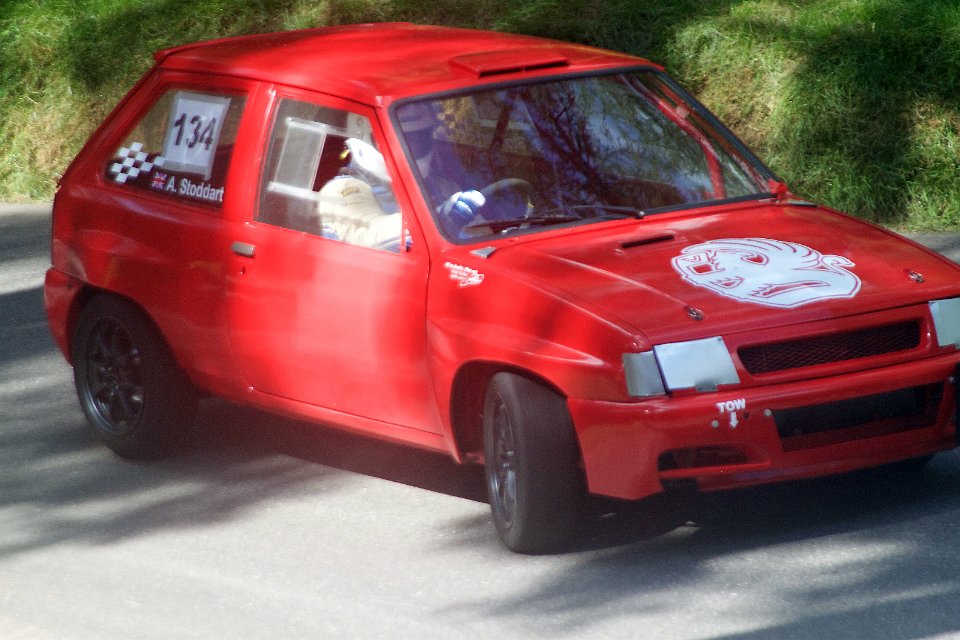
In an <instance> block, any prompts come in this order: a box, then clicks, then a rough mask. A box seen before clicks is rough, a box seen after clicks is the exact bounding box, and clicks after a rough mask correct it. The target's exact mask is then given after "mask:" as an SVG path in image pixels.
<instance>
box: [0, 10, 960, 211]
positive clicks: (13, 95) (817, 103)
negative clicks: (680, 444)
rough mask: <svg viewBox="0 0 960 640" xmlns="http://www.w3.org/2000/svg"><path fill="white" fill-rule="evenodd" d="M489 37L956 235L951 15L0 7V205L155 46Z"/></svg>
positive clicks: (958, 15) (796, 183)
mask: <svg viewBox="0 0 960 640" xmlns="http://www.w3.org/2000/svg"><path fill="white" fill-rule="evenodd" d="M381 20H411V21H414V22H433V23H441V24H451V25H458V26H471V27H480V28H493V29H499V30H505V31H515V32H521V33H530V34H535V35H543V36H548V37H555V38H561V39H565V40H573V41H577V42H583V43H589V44H595V45H599V46H603V47H608V48H613V49H619V50H623V51H628V52H631V53H635V54H640V55H645V56H647V57H649V58H651V59H654V60H657V61H659V62H661V63H663V64H665V65H666V66H667V68H668V70H669V71H670V72H671V73H673V74H674V75H675V76H676V77H678V78H679V79H680V80H681V82H682V83H684V84H685V85H686V86H688V87H689V88H691V89H692V90H693V91H694V92H695V93H697V94H698V95H699V96H700V97H701V98H702V99H703V101H704V102H705V103H707V105H708V106H709V107H710V108H712V109H713V110H714V111H716V112H717V113H718V115H720V116H721V118H722V119H723V120H724V121H726V122H727V123H728V124H730V125H731V126H732V128H733V129H734V130H735V131H736V132H737V133H738V134H739V135H741V136H742V137H743V138H744V139H745V140H746V141H747V142H748V144H750V145H751V146H752V147H753V148H754V149H756V150H757V151H758V153H759V155H761V157H764V158H765V159H766V160H767V162H768V163H769V164H770V165H771V166H772V167H773V169H774V170H775V171H776V172H777V173H779V174H780V175H781V176H782V177H783V178H784V179H785V180H786V181H787V182H788V183H789V184H790V186H791V188H792V189H793V191H795V192H796V193H798V194H800V195H802V196H804V197H807V198H811V199H815V200H817V201H820V202H823V203H825V204H829V205H831V206H834V207H837V208H840V209H843V210H846V211H849V212H851V213H853V214H855V215H858V216H861V217H864V218H867V219H871V220H874V221H878V222H882V223H885V224H892V225H898V226H903V227H909V228H915V229H921V228H922V229H956V228H958V227H960V156H958V150H960V1H957V0H952V1H948V0H830V1H827V0H807V1H803V0H793V1H785V0H747V1H734V0H676V1H673V2H667V1H665V2H659V3H657V2H643V3H639V2H636V1H635V0H527V1H526V2H523V3H522V4H521V3H517V2H506V1H505V0H494V1H492V2H491V1H484V0H447V1H441V0H424V1H417V0H339V1H336V0H327V1H315V0H207V1H205V2H193V1H190V0H35V1H33V2H26V1H23V2H19V1H11V0H0V199H6V200H28V199H47V198H50V197H51V196H52V193H53V190H54V188H55V180H56V177H57V175H58V174H59V173H61V172H62V171H63V170H64V168H65V167H66V164H67V163H68V162H69V160H70V159H71V158H72V156H73V155H74V154H75V153H76V151H77V150H78V149H79V146H80V145H81V144H82V143H83V140H84V139H85V138H86V136H87V135H89V133H90V131H91V130H92V128H93V127H94V126H95V125H96V123H97V122H99V121H100V120H101V119H102V118H103V117H104V116H105V115H106V113H107V112H109V110H110V108H112V106H113V104H115V103H116V101H117V100H118V99H119V98H120V97H121V96H122V95H123V93H124V92H125V91H126V89H127V88H128V87H129V86H130V85H131V84H132V83H133V82H134V81H135V80H136V79H137V77H139V76H140V75H141V74H142V73H143V72H144V71H145V70H146V69H147V68H148V67H149V65H150V63H151V62H152V58H151V57H150V56H151V53H152V52H153V51H154V50H156V49H158V48H162V47H166V46H170V45H174V44H180V43H183V42H189V41H193V40H199V39H205V38H212V37H219V36H223V35H232V34H241V33H250V32H258V31H272V30H281V29H295V28H303V27H311V26H320V25H325V24H342V23H348V22H360V21H381Z"/></svg>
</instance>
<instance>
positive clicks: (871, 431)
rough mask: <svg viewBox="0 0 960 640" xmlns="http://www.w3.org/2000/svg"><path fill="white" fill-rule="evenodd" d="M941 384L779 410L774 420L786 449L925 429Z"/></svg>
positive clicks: (933, 413)
mask: <svg viewBox="0 0 960 640" xmlns="http://www.w3.org/2000/svg"><path fill="white" fill-rule="evenodd" d="M942 397H943V385H942V384H932V385H924V386H920V387H910V388H907V389H898V390H896V391H890V392H887V393H877V394H873V395H869V396H863V397H860V398H851V399H849V400H840V401H838V402H827V403H824V404H816V405H810V406H806V407H797V408H795V409H780V410H775V411H774V412H773V419H774V422H775V423H776V425H777V432H778V433H779V434H780V438H781V443H782V444H783V448H784V450H785V451H791V450H796V449H805V448H811V447H816V446H824V445H828V444H835V443H837V442H846V441H850V440H858V439H862V438H870V437H875V436H879V435H886V434H889V433H898V432H901V431H910V430H912V429H924V428H927V427H929V426H931V425H933V424H934V423H935V422H936V418H937V411H938V410H939V407H940V401H941V399H942Z"/></svg>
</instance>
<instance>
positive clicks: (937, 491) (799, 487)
mask: <svg viewBox="0 0 960 640" xmlns="http://www.w3.org/2000/svg"><path fill="white" fill-rule="evenodd" d="M198 425H200V426H201V428H200V430H199V431H198V433H197V437H196V440H195V444H194V448H193V451H192V453H189V454H188V456H200V457H209V456H211V455H217V456H224V455H227V456H231V455H236V456H239V457H247V456H251V455H253V456H269V455H274V454H281V455H285V456H290V457H293V458H297V459H300V460H303V461H305V462H308V463H311V464H315V465H321V466H322V467H324V468H330V469H336V470H338V471H342V472H348V473H354V474H362V475H365V476H370V477H376V478H380V479H383V480H387V481H390V482H396V483H400V484H404V485H407V486H411V487H417V488H420V489H425V490H428V491H433V492H436V493H441V494H445V495H449V496H453V497H457V498H462V499H466V500H471V501H475V502H479V503H485V502H486V501H487V496H486V488H485V484H484V479H483V470H482V467H480V466H478V465H469V464H467V465H459V464H457V463H455V462H454V461H453V460H452V459H450V458H448V457H447V456H445V455H443V454H438V453H434V452H429V451H422V450H418V449H414V448H411V447H408V446H403V445H397V444H393V443H389V442H382V441H378V440H372V439H370V438H367V437H363V436H359V435H354V434H351V433H348V432H344V431H341V430H339V429H335V428H332V427H322V426H317V425H313V424H307V423H303V422H298V421H296V420H290V419H285V418H281V417H277V416H273V415H269V414H265V413H261V412H258V411H255V410H251V409H248V408H245V407H241V406H237V405H233V404H231V403H227V402H223V401H219V400H214V401H207V402H206V403H205V404H204V406H203V408H202V409H201V412H200V415H199V418H198ZM584 506H585V508H584V510H583V517H582V519H581V523H580V531H579V535H578V536H577V537H576V539H575V541H574V543H573V544H572V545H571V547H570V548H569V549H567V550H565V552H567V553H582V552H594V551H600V550H604V549H607V550H609V549H615V548H619V547H631V546H636V545H640V546H643V545H644V544H646V543H650V542H651V541H654V540H657V539H660V538H663V537H664V536H667V535H668V534H670V533H671V532H677V531H682V532H684V533H683V535H682V536H681V537H683V538H684V539H685V540H686V541H685V542H684V545H686V544H690V541H691V540H693V539H696V540H699V541H700V542H699V544H702V545H705V546H706V547H710V548H716V547H723V546H725V545H728V544H731V545H733V546H734V547H738V546H741V545H746V546H747V547H749V546H750V544H751V541H753V542H754V543H757V544H764V543H763V542H762V541H763V540H766V539H769V538H771V537H772V538H774V539H775V540H776V541H777V542H778V543H782V542H785V541H789V540H803V539H805V538H808V537H810V536H814V537H816V536H823V535H829V534H832V533H845V532H851V531H857V530H859V529H861V528H864V527H870V526H879V525H883V524H890V523H892V522H905V521H909V520H910V519H913V518H919V517H926V516H928V515H931V514H933V513H938V512H940V511H943V510H950V511H953V510H956V511H957V512H958V513H960V453H958V452H949V453H943V454H940V455H939V456H937V457H935V458H934V460H933V462H932V463H931V464H930V465H929V468H925V469H924V468H916V467H912V466H909V465H890V466H887V467H882V468H878V469H868V470H864V471H860V472H854V473H848V474H844V475H841V476H834V477H827V478H819V479H813V480H805V481H795V482H789V483H782V484H774V485H766V486H758V487H752V488H747V489H741V490H734V491H725V492H719V493H712V494H701V493H698V492H696V491H689V490H681V491H671V492H667V493H662V494H659V495H656V496H653V497H651V498H648V499H646V500H642V501H638V502H628V501H619V500H613V499H606V498H599V497H591V498H589V499H588V500H587V501H586V503H585V505H584ZM475 520H476V522H472V523H464V524H466V525H468V526H465V527H463V530H464V531H466V532H469V531H470V530H471V529H475V530H474V531H473V532H472V533H468V534H465V537H464V539H463V542H464V543H465V544H471V543H472V542H475V541H477V540H479V539H484V538H486V539H493V538H494V533H493V527H492V524H491V522H490V520H489V519H488V518H476V519H475ZM658 544H660V543H658ZM665 544H669V542H665Z"/></svg>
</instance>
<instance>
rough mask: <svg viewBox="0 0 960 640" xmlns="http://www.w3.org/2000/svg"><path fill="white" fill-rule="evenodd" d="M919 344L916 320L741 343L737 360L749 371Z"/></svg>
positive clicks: (793, 366)
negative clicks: (826, 333) (758, 342)
mask: <svg viewBox="0 0 960 640" xmlns="http://www.w3.org/2000/svg"><path fill="white" fill-rule="evenodd" d="M919 344H920V327H919V326H918V323H917V322H916V321H910V322H900V323H897V324H889V325H884V326H881V327H871V328H869V329H857V330H856V331H844V332H842V333H832V334H829V335H825V336H816V337H813V338H802V339H800V340H790V341H787V342H777V343H773V344H762V345H755V346H749V347H741V348H740V349H738V350H737V355H739V356H740V362H742V363H743V366H744V367H746V369H747V371H749V372H750V373H751V374H754V375H756V374H759V373H771V372H774V371H784V370H786V369H797V368H799V367H809V366H813V365H817V364H826V363H828V362H842V361H844V360H855V359H857V358H867V357H870V356H879V355H883V354H885V353H893V352H895V351H905V350H907V349H915V348H917V346H918V345H919Z"/></svg>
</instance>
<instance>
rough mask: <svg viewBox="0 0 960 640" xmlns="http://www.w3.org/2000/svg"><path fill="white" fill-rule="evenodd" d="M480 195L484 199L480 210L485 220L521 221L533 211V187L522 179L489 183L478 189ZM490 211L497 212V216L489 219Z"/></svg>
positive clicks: (507, 179) (505, 179) (508, 179)
mask: <svg viewBox="0 0 960 640" xmlns="http://www.w3.org/2000/svg"><path fill="white" fill-rule="evenodd" d="M480 193H482V194H483V197H484V198H486V203H485V204H484V205H483V207H482V209H481V210H482V211H483V214H484V215H483V217H484V219H486V220H491V221H493V220H522V219H523V218H527V217H528V216H529V215H530V213H531V211H533V205H532V202H533V196H534V193H535V192H534V189H533V185H532V184H530V183H529V182H527V181H526V180H523V179H522V178H504V179H502V180H497V181H496V182H491V183H490V184H488V185H487V186H485V187H484V188H483V189H480ZM491 205H493V206H491ZM521 209H522V213H521ZM491 211H497V212H498V214H499V215H496V216H495V217H493V218H491V217H490V216H489V215H488V214H489V212H491Z"/></svg>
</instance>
